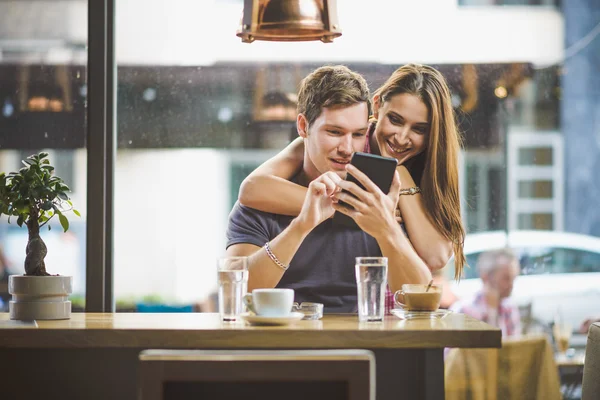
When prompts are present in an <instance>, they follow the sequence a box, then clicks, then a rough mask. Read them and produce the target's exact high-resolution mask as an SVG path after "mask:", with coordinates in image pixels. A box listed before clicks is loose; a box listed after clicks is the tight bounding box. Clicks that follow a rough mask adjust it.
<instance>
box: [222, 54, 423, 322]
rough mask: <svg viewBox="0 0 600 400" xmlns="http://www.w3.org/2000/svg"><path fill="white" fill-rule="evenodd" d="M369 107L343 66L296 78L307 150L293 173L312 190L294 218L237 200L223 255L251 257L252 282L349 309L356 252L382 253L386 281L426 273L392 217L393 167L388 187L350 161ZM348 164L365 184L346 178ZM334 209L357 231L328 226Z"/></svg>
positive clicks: (364, 91) (419, 279)
mask: <svg viewBox="0 0 600 400" xmlns="http://www.w3.org/2000/svg"><path fill="white" fill-rule="evenodd" d="M370 108H371V104H370V101H369V90H368V87H367V84H366V82H365V80H364V79H363V78H362V77H361V76H360V75H359V74H356V73H354V72H352V71H350V70H349V69H348V68H346V67H344V66H328V67H321V68H318V69H317V70H315V71H314V72H313V73H311V74H310V75H309V76H307V77H306V78H305V79H304V80H303V81H302V84H301V88H300V92H299V94H298V116H297V120H296V123H297V128H298V134H299V135H300V136H301V137H302V138H304V142H305V150H304V151H305V154H304V163H303V167H302V170H301V171H300V172H299V173H298V175H297V176H296V177H295V178H294V179H293V180H294V181H295V182H297V183H299V184H301V185H304V186H308V189H309V190H308V192H307V194H306V197H305V200H304V205H303V207H302V211H301V212H300V214H299V215H298V216H297V217H296V218H292V217H289V216H284V215H277V214H270V213H265V212H261V211H258V210H254V209H251V208H248V207H244V206H241V205H240V204H239V203H238V204H236V205H235V206H234V209H233V210H232V212H231V214H230V217H229V226H228V229H227V255H228V256H249V263H248V268H249V280H248V290H249V291H251V290H253V289H256V288H272V287H285V288H291V289H294V290H295V301H298V302H303V301H310V302H318V303H323V304H324V305H325V309H326V312H354V311H355V310H356V309H357V293H356V280H355V273H354V261H355V257H368V256H372V257H376V256H382V255H383V256H385V257H388V284H389V286H390V288H391V289H392V290H398V289H400V286H401V285H402V284H404V283H427V282H428V281H429V280H430V279H431V273H430V272H429V269H428V268H427V266H426V265H425V264H424V263H423V261H422V260H421V259H420V258H419V257H418V256H417V255H416V253H415V251H414V250H413V249H412V247H411V245H410V242H409V241H408V239H407V238H406V236H405V235H404V233H403V231H402V229H401V227H400V225H399V224H398V223H397V222H396V220H395V217H394V210H395V207H396V202H397V199H398V193H399V190H400V182H399V178H398V176H397V174H396V177H395V179H394V183H393V184H392V188H391V190H390V193H389V194H388V195H385V194H383V193H382V192H381V190H379V188H377V186H375V185H374V184H373V183H372V182H371V181H370V180H369V179H368V178H367V177H366V176H365V175H364V174H362V173H361V172H360V171H358V170H357V169H356V168H353V167H352V166H351V165H349V164H348V163H349V161H350V159H351V157H352V153H354V152H355V151H362V149H363V148H364V145H365V141H366V131H367V127H368V116H369V113H370ZM346 171H348V172H349V173H351V174H352V175H354V176H355V177H356V178H357V179H359V181H360V182H361V183H362V184H363V185H364V186H365V187H366V189H367V190H362V189H361V188H359V186H358V185H355V184H353V183H350V182H347V181H344V180H342V179H343V178H344V177H345V175H346ZM340 188H341V189H346V190H348V191H349V192H350V193H352V194H353V195H354V196H356V198H354V197H352V196H351V195H349V194H346V193H342V192H340V191H339V189H340ZM338 200H343V201H345V202H347V203H349V204H350V205H352V206H353V207H354V208H355V210H349V209H347V208H345V207H342V206H340V205H338V204H337V201H338ZM336 210H338V211H341V212H344V213H345V214H347V215H350V216H351V217H352V218H354V219H355V221H356V222H357V223H358V225H359V226H360V227H361V228H362V230H357V229H348V228H342V227H339V226H336V225H334V224H333V222H332V220H331V218H330V217H331V216H332V215H333V213H334V212H335V211H336Z"/></svg>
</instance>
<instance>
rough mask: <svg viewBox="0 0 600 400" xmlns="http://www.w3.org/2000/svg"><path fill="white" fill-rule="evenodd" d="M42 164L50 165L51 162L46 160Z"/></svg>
mask: <svg viewBox="0 0 600 400" xmlns="http://www.w3.org/2000/svg"><path fill="white" fill-rule="evenodd" d="M42 164H50V160H48V159H44V160H42Z"/></svg>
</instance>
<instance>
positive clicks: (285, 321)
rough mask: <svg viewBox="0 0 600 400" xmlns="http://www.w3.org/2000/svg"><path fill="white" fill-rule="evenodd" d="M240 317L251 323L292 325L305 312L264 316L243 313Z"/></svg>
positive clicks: (302, 316)
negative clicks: (280, 315)
mask: <svg viewBox="0 0 600 400" xmlns="http://www.w3.org/2000/svg"><path fill="white" fill-rule="evenodd" d="M240 317H241V318H242V319H243V320H244V321H246V322H248V323H249V324H251V325H272V326H281V325H290V324H293V323H295V322H296V321H299V320H301V319H302V318H304V314H303V313H301V312H292V313H290V314H289V315H286V316H285V317H263V316H261V315H256V314H253V313H243V314H242V315H240Z"/></svg>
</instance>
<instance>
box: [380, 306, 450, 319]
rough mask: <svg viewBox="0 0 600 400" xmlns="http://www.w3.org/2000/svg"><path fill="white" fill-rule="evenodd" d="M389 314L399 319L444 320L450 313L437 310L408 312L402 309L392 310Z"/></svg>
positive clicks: (440, 309)
mask: <svg viewBox="0 0 600 400" xmlns="http://www.w3.org/2000/svg"><path fill="white" fill-rule="evenodd" d="M391 313H392V314H394V315H395V316H396V317H398V318H400V319H435V318H444V317H445V316H446V315H448V314H451V313H452V311H450V310H445V309H443V308H438V309H437V310H435V311H408V310H404V309H402V308H394V309H393V310H391Z"/></svg>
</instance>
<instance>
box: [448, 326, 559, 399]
mask: <svg viewBox="0 0 600 400" xmlns="http://www.w3.org/2000/svg"><path fill="white" fill-rule="evenodd" d="M445 392H446V399H447V400H453V399H457V400H458V399H467V398H469V399H472V400H496V399H498V400H500V399H501V400H511V399H515V400H516V399H519V400H521V399H523V400H527V399H539V400H552V399H557V400H559V399H561V393H560V381H559V377H558V368H557V367H556V363H555V362H554V353H553V351H552V347H551V346H550V343H549V341H548V339H547V338H546V336H532V337H515V338H507V339H503V341H502V348H501V349H452V350H451V351H450V352H449V353H448V356H447V357H446V361H445Z"/></svg>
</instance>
